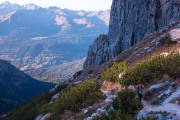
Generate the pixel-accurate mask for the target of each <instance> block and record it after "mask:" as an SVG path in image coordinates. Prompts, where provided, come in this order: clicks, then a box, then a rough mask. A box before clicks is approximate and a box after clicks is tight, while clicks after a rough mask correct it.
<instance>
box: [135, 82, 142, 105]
mask: <svg viewBox="0 0 180 120" xmlns="http://www.w3.org/2000/svg"><path fill="white" fill-rule="evenodd" d="M136 88H137V94H138V99H139V101H140V102H141V100H142V97H143V93H144V86H143V85H142V84H139V85H137V86H136Z"/></svg>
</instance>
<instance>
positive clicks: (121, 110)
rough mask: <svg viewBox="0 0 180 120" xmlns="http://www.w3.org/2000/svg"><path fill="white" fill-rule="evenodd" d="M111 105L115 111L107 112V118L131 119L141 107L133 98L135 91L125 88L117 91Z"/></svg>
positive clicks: (117, 119)
mask: <svg viewBox="0 0 180 120" xmlns="http://www.w3.org/2000/svg"><path fill="white" fill-rule="evenodd" d="M112 105H113V108H114V109H115V110H116V112H114V113H112V114H109V118H115V119H116V120H133V118H134V116H135V114H136V112H137V111H138V110H140V108H141V104H140V103H139V101H138V100H137V99H136V98H135V93H134V92H133V91H131V90H127V89H125V90H123V91H122V92H120V93H118V96H117V97H116V98H115V99H114V100H113V103H112Z"/></svg>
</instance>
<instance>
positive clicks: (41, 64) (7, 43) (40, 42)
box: [0, 2, 110, 82]
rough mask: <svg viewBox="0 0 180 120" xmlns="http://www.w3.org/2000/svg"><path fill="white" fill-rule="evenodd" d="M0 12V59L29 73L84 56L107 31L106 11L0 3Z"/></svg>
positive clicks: (107, 19) (107, 18)
mask: <svg viewBox="0 0 180 120" xmlns="http://www.w3.org/2000/svg"><path fill="white" fill-rule="evenodd" d="M0 11H1V12H0V49H1V51H0V58H2V59H6V60H8V61H11V63H12V64H14V65H15V66H17V67H18V68H20V69H21V70H24V71H27V73H28V74H30V75H34V74H31V70H32V71H34V70H37V69H38V70H40V71H44V70H45V71H46V70H47V69H49V68H51V69H52V67H55V66H57V65H58V66H59V65H61V64H63V63H66V62H72V61H74V60H79V59H82V58H84V57H85V56H86V52H87V48H88V46H89V45H90V44H92V42H93V40H94V39H95V38H96V37H97V36H98V35H99V34H102V33H107V29H108V24H109V12H110V11H109V10H107V11H83V10H81V11H73V10H69V9H61V8H57V7H49V8H42V7H39V6H37V5H34V4H28V5H22V6H20V5H17V4H11V3H9V2H5V3H2V4H0ZM82 64H83V63H82ZM79 69H82V67H81V68H77V70H79ZM62 71H63V69H62ZM60 74H61V73H60ZM33 77H38V75H37V76H33ZM41 79H42V78H41ZM60 79H61V78H59V80H60ZM66 79H67V78H66ZM42 80H43V79H42ZM48 81H50V80H48ZM56 82H59V81H58V80H57V81H56Z"/></svg>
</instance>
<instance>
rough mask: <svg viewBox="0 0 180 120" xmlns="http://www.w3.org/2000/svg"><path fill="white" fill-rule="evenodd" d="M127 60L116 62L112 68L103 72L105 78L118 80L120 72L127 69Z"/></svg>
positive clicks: (102, 75)
mask: <svg viewBox="0 0 180 120" xmlns="http://www.w3.org/2000/svg"><path fill="white" fill-rule="evenodd" d="M127 69H128V68H127V65H126V62H119V63H118V62H115V63H114V64H113V65H112V66H111V67H110V68H108V69H107V70H106V71H105V72H103V73H102V74H101V77H102V79H103V80H107V81H113V82H118V81H119V74H120V73H122V72H125V71H126V70H127Z"/></svg>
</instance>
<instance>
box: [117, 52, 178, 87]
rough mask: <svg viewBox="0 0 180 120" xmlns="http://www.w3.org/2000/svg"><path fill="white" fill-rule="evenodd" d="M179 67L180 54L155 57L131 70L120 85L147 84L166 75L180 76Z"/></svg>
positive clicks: (121, 80)
mask: <svg viewBox="0 0 180 120" xmlns="http://www.w3.org/2000/svg"><path fill="white" fill-rule="evenodd" d="M179 67H180V55H179V54H169V55H168V56H164V55H158V56H154V57H151V58H149V59H147V60H145V61H143V62H141V63H140V64H138V65H137V66H136V67H135V68H129V69H128V70H127V71H126V73H125V74H124V75H123V78H122V79H120V83H121V84H123V85H130V84H138V83H146V82H150V80H151V81H152V80H156V79H159V78H161V77H162V76H163V75H164V74H167V75H169V76H170V77H175V76H179V75H180V69H179ZM152 82H153V81H152Z"/></svg>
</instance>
